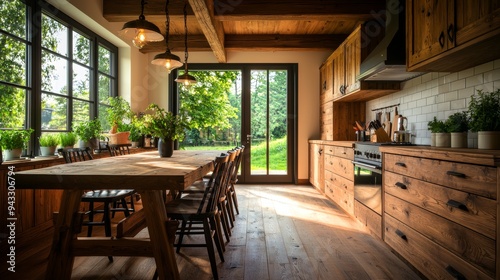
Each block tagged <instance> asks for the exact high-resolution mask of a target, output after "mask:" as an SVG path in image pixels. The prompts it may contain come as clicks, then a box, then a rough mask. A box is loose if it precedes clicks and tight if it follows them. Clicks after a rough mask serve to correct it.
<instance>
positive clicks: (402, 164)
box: [396, 161, 406, 167]
mask: <svg viewBox="0 0 500 280" xmlns="http://www.w3.org/2000/svg"><path fill="white" fill-rule="evenodd" d="M396 165H397V166H401V167H406V164H405V163H404V162H399V161H398V162H396Z"/></svg>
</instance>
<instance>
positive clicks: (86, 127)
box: [73, 119, 102, 142]
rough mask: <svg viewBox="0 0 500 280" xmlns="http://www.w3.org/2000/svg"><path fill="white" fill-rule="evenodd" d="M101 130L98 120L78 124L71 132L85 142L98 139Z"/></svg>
mask: <svg viewBox="0 0 500 280" xmlns="http://www.w3.org/2000/svg"><path fill="white" fill-rule="evenodd" d="M101 130H102V129H101V122H100V121H99V119H94V120H92V121H83V122H79V123H77V124H76V125H74V127H73V131H74V132H75V134H76V136H78V138H79V139H80V140H82V141H84V142H87V141H89V140H90V139H92V138H97V139H98V138H99V136H100V134H101Z"/></svg>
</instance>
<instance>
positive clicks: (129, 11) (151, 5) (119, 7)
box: [102, 0, 194, 22]
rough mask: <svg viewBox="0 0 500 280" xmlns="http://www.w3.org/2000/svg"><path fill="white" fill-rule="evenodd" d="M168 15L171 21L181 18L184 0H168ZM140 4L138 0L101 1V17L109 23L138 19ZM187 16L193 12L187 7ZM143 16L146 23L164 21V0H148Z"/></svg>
mask: <svg viewBox="0 0 500 280" xmlns="http://www.w3.org/2000/svg"><path fill="white" fill-rule="evenodd" d="M168 13H169V15H170V18H171V20H177V19H179V18H180V19H181V20H182V18H183V15H184V0H170V2H169V5H168ZM140 14H141V2H140V1H138V0H103V1H102V15H103V17H104V18H105V19H106V20H107V21H109V22H126V21H130V20H135V19H138V18H139V15H140ZM187 14H188V16H193V15H194V13H193V10H192V9H191V7H190V6H188V10H187ZM144 15H145V16H146V20H148V21H165V0H148V1H147V4H146V5H144Z"/></svg>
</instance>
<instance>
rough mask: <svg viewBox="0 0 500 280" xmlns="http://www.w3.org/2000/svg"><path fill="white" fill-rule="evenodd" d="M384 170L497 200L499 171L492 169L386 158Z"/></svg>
mask: <svg viewBox="0 0 500 280" xmlns="http://www.w3.org/2000/svg"><path fill="white" fill-rule="evenodd" d="M384 168H385V170H386V171H391V172H395V173H398V174H401V175H405V176H408V177H412V178H416V179H419V180H423V181H426V182H430V183H435V184H439V185H444V186H447V187H450V188H454V189H457V190H461V191H464V192H469V193H472V194H477V195H480V196H484V197H487V198H493V199H496V198H497V170H496V168H493V167H486V166H479V165H472V164H462V163H455V162H447V161H442V160H432V159H425V158H416V157H408V156H400V155H393V154H386V155H385V157H384Z"/></svg>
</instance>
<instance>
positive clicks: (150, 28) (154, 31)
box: [120, 0, 163, 49]
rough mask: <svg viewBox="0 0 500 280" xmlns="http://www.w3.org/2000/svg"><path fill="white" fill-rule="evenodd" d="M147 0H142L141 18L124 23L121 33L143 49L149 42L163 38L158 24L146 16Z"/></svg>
mask: <svg viewBox="0 0 500 280" xmlns="http://www.w3.org/2000/svg"><path fill="white" fill-rule="evenodd" d="M145 4H146V1H144V0H141V15H140V16H139V19H136V20H133V21H129V22H127V23H125V24H124V25H123V28H122V30H121V31H120V34H122V35H123V36H124V37H129V38H132V43H133V44H134V46H135V47H136V48H138V49H141V48H142V47H144V45H146V44H147V43H148V42H159V41H161V40H163V35H161V32H160V29H159V28H158V26H156V25H154V24H153V23H152V22H149V21H147V20H146V17H145V16H144V5H145Z"/></svg>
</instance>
